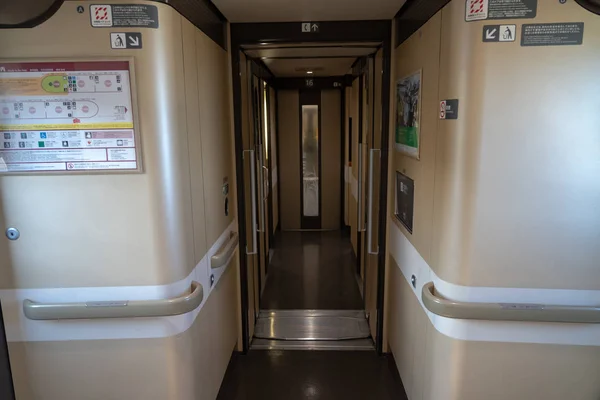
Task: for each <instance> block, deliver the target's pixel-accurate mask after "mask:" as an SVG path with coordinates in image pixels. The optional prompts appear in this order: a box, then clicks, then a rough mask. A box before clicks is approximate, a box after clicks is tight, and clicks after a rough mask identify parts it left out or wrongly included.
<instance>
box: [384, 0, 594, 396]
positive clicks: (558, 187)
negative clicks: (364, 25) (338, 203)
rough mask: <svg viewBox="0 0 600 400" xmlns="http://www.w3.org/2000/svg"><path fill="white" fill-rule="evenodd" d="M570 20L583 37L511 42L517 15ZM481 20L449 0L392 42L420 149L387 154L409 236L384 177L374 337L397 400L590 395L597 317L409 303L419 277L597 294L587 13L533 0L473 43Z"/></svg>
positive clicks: (456, 290)
mask: <svg viewBox="0 0 600 400" xmlns="http://www.w3.org/2000/svg"><path fill="white" fill-rule="evenodd" d="M576 22H583V23H584V26H585V28H584V34H583V35H584V36H583V45H570V46H566V45H563V46H522V45H521V42H520V40H521V36H522V34H523V32H522V30H523V29H524V27H523V24H532V23H533V24H538V23H553V24H556V23H576ZM489 23H490V21H473V22H466V21H465V3H464V1H462V0H453V1H452V2H450V3H449V4H448V5H447V6H446V7H445V8H444V9H442V10H441V11H440V12H439V13H438V14H436V16H434V17H433V18H432V19H430V20H429V21H428V22H427V23H426V24H425V25H424V26H422V27H421V28H420V29H419V30H418V31H417V32H415V33H414V34H413V35H412V36H411V37H410V38H409V39H408V40H407V41H405V42H403V43H402V44H401V45H400V46H399V47H398V48H397V50H396V51H395V54H394V63H395V65H396V71H395V75H396V76H395V79H398V78H402V77H404V76H407V75H409V74H411V73H412V72H414V71H416V70H418V69H422V72H423V77H422V88H421V92H422V97H421V119H420V123H421V125H420V126H421V129H420V135H421V143H420V160H418V161H417V160H416V159H412V158H409V157H407V156H405V155H402V154H400V153H399V152H398V151H391V154H390V157H391V162H390V170H389V171H390V174H391V176H390V183H391V186H390V188H394V187H395V182H394V174H395V171H396V170H399V171H400V172H403V173H405V174H406V175H408V176H409V177H411V178H413V179H414V181H415V215H414V229H413V232H412V234H411V233H409V232H408V231H407V230H406V229H405V228H404V226H403V225H402V224H400V223H399V222H398V221H397V219H396V218H395V217H394V216H393V213H394V200H395V196H394V193H393V189H392V193H390V195H389V199H390V200H391V201H390V202H389V204H390V207H389V210H388V218H389V224H388V226H389V228H388V237H387V242H388V244H387V249H388V253H389V254H388V255H387V257H388V263H387V269H386V337H387V342H388V344H389V348H390V349H391V351H392V352H393V354H394V357H395V360H396V363H397V366H398V369H399V372H400V375H401V378H402V380H403V383H404V385H405V387H406V389H407V395H408V397H409V399H411V400H413V399H419V400H437V399H444V400H478V399H481V398H486V399H504V398H511V399H515V400H528V399H534V398H535V399H537V398H540V399H541V398H543V399H556V400H558V399H563V398H565V397H569V398H574V399H577V400H595V399H596V398H598V396H599V395H600V386H599V384H598V380H597V379H595V377H596V375H597V373H596V372H595V371H598V369H599V368H600V367H599V366H598V363H599V362H600V356H599V354H600V353H599V352H600V345H599V342H598V341H597V337H598V336H597V329H596V328H598V326H597V324H583V323H582V324H570V323H542V322H531V323H530V322H509V321H484V320H461V319H453V318H443V317H440V316H437V315H435V314H433V313H431V312H429V311H427V310H426V309H425V306H424V305H423V303H422V301H421V288H422V286H423V284H424V283H426V282H429V281H433V282H435V286H436V289H437V290H438V291H439V290H441V292H439V293H440V294H441V295H443V296H445V297H448V298H450V299H460V298H461V296H462V301H468V302H472V301H478V302H488V303H497V302H500V303H505V302H511V301H513V302H515V303H519V304H521V303H527V304H529V303H532V304H577V305H583V306H585V305H591V306H595V304H597V301H596V300H594V299H597V298H598V297H597V296H598V285H597V283H598V282H599V281H600V280H599V279H598V277H597V273H598V269H597V268H591V266H592V265H593V264H597V263H596V260H597V259H598V258H599V257H598V246H595V245H593V244H592V242H593V238H597V237H598V232H599V231H598V229H599V228H598V227H599V226H600V223H599V220H598V218H600V213H598V212H597V207H593V206H592V203H594V202H597V199H598V198H599V197H598V196H599V194H600V185H599V184H598V182H600V181H598V180H597V179H594V177H595V176H597V175H599V174H600V170H598V167H599V166H600V164H598V163H597V160H598V159H599V156H600V153H599V152H600V143H599V142H598V140H597V139H598V135H597V132H598V127H599V126H600V119H598V113H596V112H595V111H594V110H592V108H591V104H593V103H595V102H596V101H595V100H596V99H597V98H598V93H599V91H598V88H599V87H600V86H598V85H600V80H599V79H598V77H597V74H596V73H595V72H594V71H595V70H594V67H593V66H594V65H595V64H594V61H593V60H595V57H596V54H597V53H598V52H597V50H598V49H599V48H600V39H599V37H600V36H599V33H600V20H599V19H598V17H597V16H595V15H593V14H591V13H589V12H587V11H585V10H584V9H583V8H582V7H580V6H578V5H577V4H576V3H575V2H566V3H564V4H561V2H542V1H539V2H538V7H537V15H536V17H535V18H534V19H524V20H522V19H519V20H503V21H502V22H501V23H502V24H514V25H516V37H515V39H516V40H515V41H514V42H507V43H485V42H483V41H482V32H484V31H485V29H486V28H484V26H485V25H486V24H489ZM517 66H518V67H517ZM564 68H568V71H569V72H564V71H565V70H564ZM559 70H560V71H563V72H559ZM556 76H561V77H562V78H563V81H564V82H568V86H569V90H568V93H566V94H564V95H561V94H560V93H562V92H563V91H564V85H563V83H564V82H563V81H557V80H556V78H553V77H556ZM392 90H393V94H394V96H393V97H395V90H396V88H395V85H394V87H393V88H392ZM443 99H459V114H458V119H457V120H440V119H439V115H438V112H439V101H440V100H443ZM575 114H576V115H578V118H577V120H576V121H572V115H575ZM565 124H567V125H569V131H570V132H571V135H570V136H569V137H570V140H569V145H568V146H567V147H568V150H565V142H564V126H565ZM394 125H395V121H394V123H393V124H392V126H394ZM391 136H392V138H391V144H392V145H393V144H394V139H393V137H394V132H393V131H392V135H391ZM559 204H560V205H562V207H563V210H564V212H560V211H559ZM566 204H570V205H572V207H567V208H564V207H565V205H566ZM565 249H568V251H566V250H565ZM567 258H568V260H567ZM565 266H568V267H565ZM412 278H414V279H415V284H414V287H413V285H411V279H412ZM438 287H439V288H441V289H438ZM475 298H477V300H474V299H475ZM490 360H493V361H492V362H491V361H490ZM569 366H572V368H569Z"/></svg>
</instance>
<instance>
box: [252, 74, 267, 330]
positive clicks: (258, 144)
mask: <svg viewBox="0 0 600 400" xmlns="http://www.w3.org/2000/svg"><path fill="white" fill-rule="evenodd" d="M250 79H252V81H251V85H250V90H251V96H252V116H251V118H252V121H253V122H254V124H253V126H254V149H255V150H256V151H255V153H254V155H255V157H256V158H257V162H256V169H257V170H256V177H257V179H256V185H258V184H259V183H260V182H261V179H258V174H262V175H263V176H264V173H263V171H262V167H261V165H260V163H259V162H258V161H259V160H260V157H259V154H260V153H261V152H262V151H263V132H262V131H263V126H262V124H261V115H260V109H261V98H262V93H261V92H262V91H261V90H260V85H261V80H260V78H259V77H257V76H255V75H253V74H250ZM257 85H258V87H257ZM256 194H257V197H258V198H257V199H256V215H257V216H258V219H259V222H258V225H259V226H260V225H261V221H260V219H261V215H260V209H261V206H262V203H263V194H264V187H263V186H257V188H256ZM263 229H266V227H265V226H263ZM263 234H264V232H263V233H261V232H260V231H259V232H257V235H256V237H257V240H258V243H257V244H256V246H257V249H258V252H257V254H256V259H257V261H258V274H257V279H258V304H260V296H261V294H262V269H261V267H260V265H261V261H262V258H263V257H264V255H265V254H264V253H266V251H265V250H266V247H263V245H264V246H266V242H265V241H264V238H261V236H262V235H263ZM261 241H262V242H263V243H262V244H261ZM256 311H257V312H258V310H256ZM255 319H256V318H255Z"/></svg>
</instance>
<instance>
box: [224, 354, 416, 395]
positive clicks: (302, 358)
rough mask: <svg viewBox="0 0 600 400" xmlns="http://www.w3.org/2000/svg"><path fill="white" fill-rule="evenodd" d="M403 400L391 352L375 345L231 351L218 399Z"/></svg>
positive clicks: (400, 382)
mask: <svg viewBox="0 0 600 400" xmlns="http://www.w3.org/2000/svg"><path fill="white" fill-rule="evenodd" d="M255 399H256V400H283V399H285V400H301V399H332V400H336V399H344V400H364V399H373V400H392V399H393V400H407V399H408V398H407V397H406V394H405V391H404V387H403V386H402V381H401V380H400V376H399V375H398V371H397V370H396V367H395V364H394V359H393V357H391V356H383V357H380V356H378V355H377V354H376V353H375V352H374V351H293V350H292V351H257V350H252V351H250V352H249V353H248V354H247V355H245V356H234V357H233V358H232V359H231V361H230V363H229V367H228V368H227V373H226V374H225V378H224V380H223V384H222V385H221V391H220V392H219V396H218V397H217V400H255Z"/></svg>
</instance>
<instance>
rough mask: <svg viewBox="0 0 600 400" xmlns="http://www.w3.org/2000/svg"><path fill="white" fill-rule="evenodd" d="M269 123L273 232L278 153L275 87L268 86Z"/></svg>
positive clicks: (276, 214) (276, 221)
mask: <svg viewBox="0 0 600 400" xmlns="http://www.w3.org/2000/svg"><path fill="white" fill-rule="evenodd" d="M269 99H270V104H269V124H270V126H271V132H270V142H271V178H272V179H271V188H272V189H271V191H272V193H273V224H272V229H273V233H275V230H276V229H277V228H278V227H279V168H278V164H279V154H278V146H279V144H278V143H277V136H278V135H277V129H278V128H279V127H278V126H277V103H276V101H277V96H276V92H275V89H273V88H272V87H269Z"/></svg>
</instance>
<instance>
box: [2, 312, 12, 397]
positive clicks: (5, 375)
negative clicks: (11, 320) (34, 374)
mask: <svg viewBox="0 0 600 400" xmlns="http://www.w3.org/2000/svg"><path fill="white" fill-rule="evenodd" d="M0 398H2V399H6V400H15V388H14V384H13V377H12V370H11V368H10V354H9V351H8V341H7V340H6V329H5V328H4V316H3V315H2V305H1V304H0Z"/></svg>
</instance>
